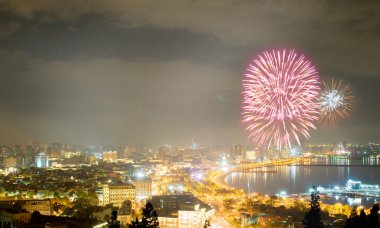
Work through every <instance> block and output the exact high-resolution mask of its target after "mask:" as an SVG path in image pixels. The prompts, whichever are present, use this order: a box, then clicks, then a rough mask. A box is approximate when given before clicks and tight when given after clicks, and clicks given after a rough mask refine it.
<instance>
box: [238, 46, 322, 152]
mask: <svg viewBox="0 0 380 228" xmlns="http://www.w3.org/2000/svg"><path fill="white" fill-rule="evenodd" d="M319 94H320V82H319V75H318V72H317V71H316V69H315V67H314V66H313V65H312V63H311V62H310V61H307V60H306V59H305V57H304V56H303V55H299V54H297V53H296V52H295V51H294V50H291V51H288V50H282V51H272V52H264V53H262V54H261V55H259V56H258V57H257V58H256V59H254V60H252V61H251V63H250V64H249V67H248V69H247V71H246V73H245V77H244V79H243V107H242V108H243V113H242V115H243V123H245V125H246V131H247V132H248V137H249V138H250V139H251V140H252V141H253V142H254V143H257V144H261V145H263V144H266V145H267V146H268V147H269V146H271V145H275V146H277V147H278V148H281V147H284V146H286V147H288V148H291V143H292V141H296V142H297V143H298V144H300V136H303V137H305V138H309V137H310V135H309V130H310V129H315V126H314V122H315V121H316V120H318V118H319V114H318V112H317V108H318V103H317V102H316V99H317V98H318V96H319Z"/></svg>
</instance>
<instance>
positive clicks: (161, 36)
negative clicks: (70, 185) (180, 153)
mask: <svg viewBox="0 0 380 228" xmlns="http://www.w3.org/2000/svg"><path fill="white" fill-rule="evenodd" d="M379 4H380V3H379V2H375V1H363V2H361V3H356V2H354V1H345V2H330V1H303V2H298V1H287V2H286V4H285V3H283V2H282V3H281V2H280V3H278V1H276V2H275V1H265V2H264V1H255V2H252V1H242V2H239V3H236V2H233V1H227V0H225V1H218V3H215V2H211V1H209V2H200V1H199V2H197V1H167V2H165V3H161V4H156V5H155V4H153V3H152V1H139V3H136V2H134V1H101V0H97V1H93V2H91V4H86V2H81V3H79V2H77V1H68V2H66V3H65V4H63V3H60V2H59V1H33V3H32V2H29V1H17V2H16V1H7V0H3V1H0V5H1V6H2V7H1V11H0V12H1V15H2V17H1V19H0V24H1V25H2V27H3V28H4V29H3V30H2V32H1V33H0V55H1V59H2V61H1V62H0V77H1V79H2V83H1V84H0V88H1V89H0V93H1V94H0V105H1V106H0V107H1V108H0V117H1V119H2V121H1V122H0V123H1V124H0V127H1V129H2V131H1V133H0V143H15V144H17V143H26V142H28V140H29V139H31V138H33V139H38V140H40V141H45V142H55V141H59V142H65V143H72V144H130V145H138V144H147V145H162V144H165V143H169V144H175V145H187V144H190V143H191V140H192V139H194V140H195V141H196V142H198V143H199V144H205V145H215V144H220V143H221V142H223V143H225V144H248V143H249V140H248V139H246V134H245V132H244V128H243V126H242V124H241V112H242V110H241V107H240V106H241V102H242V95H241V92H242V87H241V80H242V78H243V72H244V70H245V67H246V65H247V63H248V61H249V60H250V59H251V58H252V57H255V56H256V55H257V54H259V53H260V52H261V51H263V50H271V49H275V48H295V49H296V50H298V51H301V52H303V53H305V55H306V56H307V58H309V59H311V60H312V61H313V63H314V64H315V65H316V68H317V70H318V71H319V73H320V76H321V79H328V78H330V77H334V78H336V79H342V80H344V81H345V82H347V83H349V84H350V85H351V87H352V89H353V91H354V94H355V95H356V97H357V98H358V100H359V102H358V106H357V107H356V108H355V109H354V111H353V112H352V115H351V116H350V117H349V118H347V119H346V120H344V121H341V122H340V123H338V124H337V125H336V126H334V127H324V126H318V129H317V131H311V132H310V133H311V139H310V140H309V141H307V140H304V139H303V140H302V142H303V143H304V144H308V143H322V142H326V143H332V142H341V141H347V142H354V143H355V142H358V143H360V142H370V141H373V142H379V141H380V118H379V116H380V106H379V105H380V103H379V102H378V100H379V99H380V91H379V89H378V88H380V68H379V64H378V60H377V53H379V51H380V45H379V44H378V40H380V31H379V29H378V28H379V26H380V15H379V13H378V12H376V11H375V9H377V8H379V6H380V5H379ZM295 9H296V10H295ZM226 15H230V16H226Z"/></svg>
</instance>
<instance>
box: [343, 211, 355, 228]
mask: <svg viewBox="0 0 380 228" xmlns="http://www.w3.org/2000/svg"><path fill="white" fill-rule="evenodd" d="M358 223H359V216H358V214H357V213H356V208H352V211H351V215H350V217H349V218H348V219H346V223H345V224H344V228H354V227H358Z"/></svg>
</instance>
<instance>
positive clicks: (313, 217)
mask: <svg viewBox="0 0 380 228" xmlns="http://www.w3.org/2000/svg"><path fill="white" fill-rule="evenodd" d="M312 189H313V191H312V192H311V195H310V197H311V200H310V210H309V211H308V212H306V215H305V217H304V220H303V225H304V226H305V227H307V228H320V227H323V223H322V219H321V206H320V204H319V199H320V198H319V191H318V190H317V187H316V186H313V188H312Z"/></svg>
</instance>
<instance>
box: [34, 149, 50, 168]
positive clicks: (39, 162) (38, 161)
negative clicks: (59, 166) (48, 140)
mask: <svg viewBox="0 0 380 228" xmlns="http://www.w3.org/2000/svg"><path fill="white" fill-rule="evenodd" d="M34 165H35V166H36V167H38V168H46V167H49V157H48V156H47V155H46V153H44V152H40V153H38V154H37V155H36V156H35V157H34Z"/></svg>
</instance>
